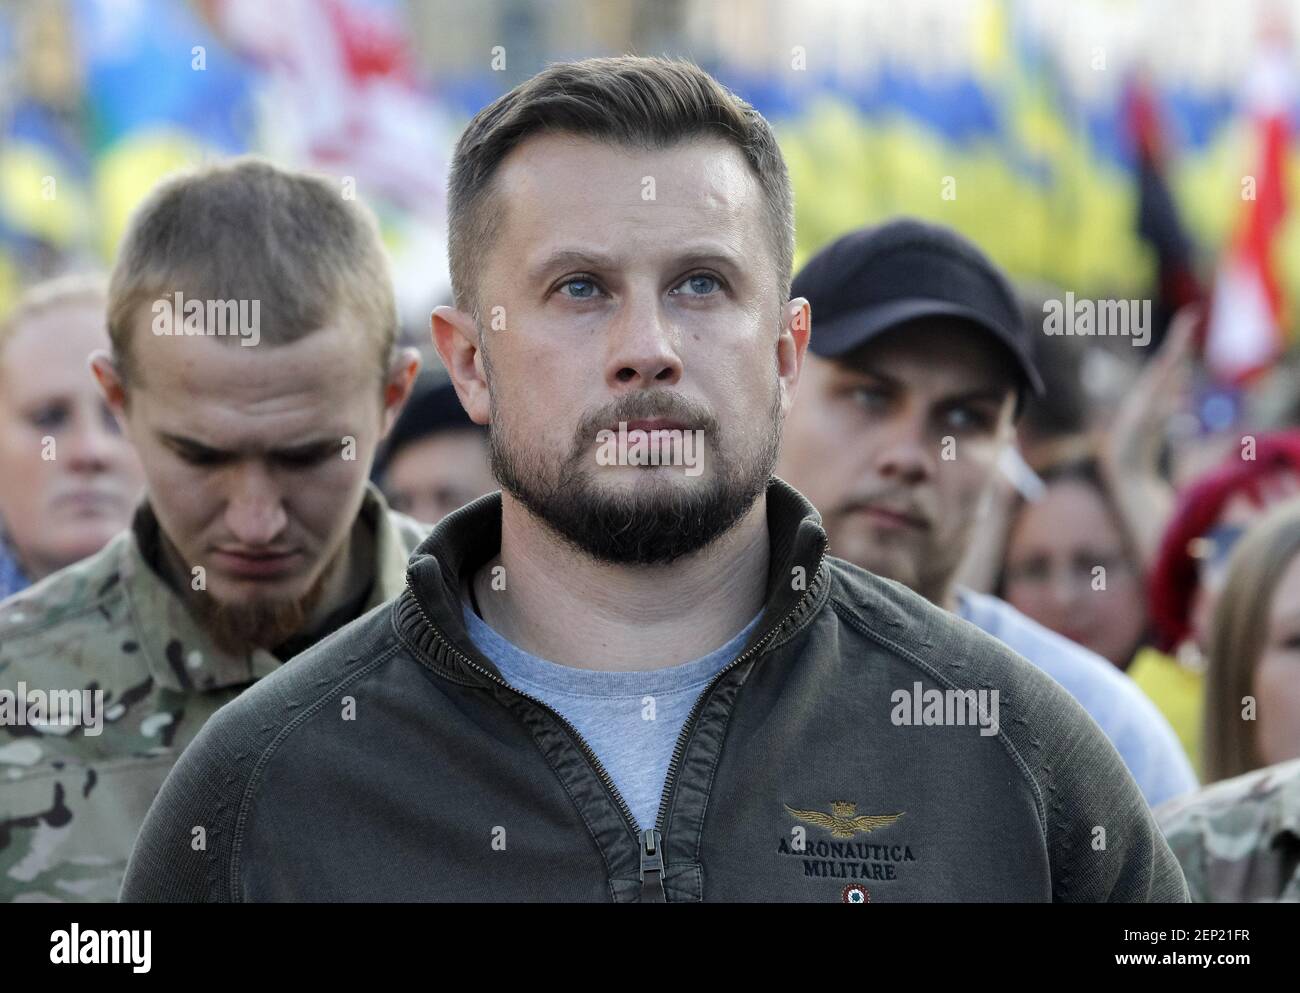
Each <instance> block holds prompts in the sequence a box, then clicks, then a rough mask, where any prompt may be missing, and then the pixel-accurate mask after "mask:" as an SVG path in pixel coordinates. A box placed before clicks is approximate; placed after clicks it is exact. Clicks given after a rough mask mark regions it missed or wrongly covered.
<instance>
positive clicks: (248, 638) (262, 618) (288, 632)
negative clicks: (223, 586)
mask: <svg viewBox="0 0 1300 993" xmlns="http://www.w3.org/2000/svg"><path fill="white" fill-rule="evenodd" d="M328 577H329V570H328V569H326V570H323V571H322V572H321V575H320V576H319V577H317V579H316V582H315V583H313V584H312V586H311V588H310V589H309V590H308V591H307V592H306V593H304V594H303V595H302V596H300V597H295V598H292V599H278V600H267V599H257V600H254V601H253V602H251V603H233V604H232V603H222V602H221V601H219V600H217V599H216V598H214V597H212V596H201V597H198V598H196V599H194V600H193V601H191V609H192V610H193V612H194V618H195V620H196V621H197V622H198V624H199V626H200V627H202V628H203V630H204V632H205V633H206V634H207V635H208V637H209V638H211V639H212V641H213V643H214V644H215V645H216V646H217V647H218V648H220V649H222V650H223V651H226V652H230V653H232V654H235V655H243V654H244V653H246V652H249V651H251V650H252V649H254V648H264V649H267V650H268V651H269V650H270V649H273V648H275V647H276V646H277V645H281V644H283V643H284V642H286V641H288V640H289V639H290V638H292V637H293V636H294V635H296V634H299V633H301V632H302V631H303V629H304V628H305V627H306V626H307V621H308V620H309V619H310V618H311V616H312V614H313V613H314V612H315V610H316V608H317V607H318V606H320V602H321V598H322V597H323V596H324V593H325V584H326V580H327V579H328Z"/></svg>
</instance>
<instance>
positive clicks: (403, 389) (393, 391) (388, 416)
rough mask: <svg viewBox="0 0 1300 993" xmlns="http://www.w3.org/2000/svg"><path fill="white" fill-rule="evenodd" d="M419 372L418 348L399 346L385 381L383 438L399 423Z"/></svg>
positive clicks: (389, 365)
mask: <svg viewBox="0 0 1300 993" xmlns="http://www.w3.org/2000/svg"><path fill="white" fill-rule="evenodd" d="M419 372H420V353H419V352H418V351H417V350H416V349H414V348H399V349H397V350H396V351H395V352H394V353H393V360H392V361H391V362H390V363H389V364H388V378H387V379H386V380H385V381H384V431H383V433H382V434H381V435H380V437H381V438H386V437H388V432H389V431H391V430H392V429H393V425H394V424H396V423H397V415H398V414H400V413H401V412H402V408H403V407H405V406H406V401H407V399H408V398H409V397H410V395H411V388H412V387H413V386H414V385H415V377H416V376H417V375H419Z"/></svg>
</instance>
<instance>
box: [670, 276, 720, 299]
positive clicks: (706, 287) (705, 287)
mask: <svg viewBox="0 0 1300 993" xmlns="http://www.w3.org/2000/svg"><path fill="white" fill-rule="evenodd" d="M683 286H689V287H690V288H691V292H690V293H689V294H688V295H689V296H708V295H709V294H710V293H713V292H715V291H716V290H718V289H720V288H721V287H722V281H721V280H720V279H718V277H717V276H710V275H709V274H708V273H707V272H698V273H696V274H695V275H694V276H687V277H686V278H685V279H683V280H682V281H681V283H679V284H678V286H677V287H675V288H674V289H673V290H672V292H673V293H676V292H677V291H678V290H679V289H681V287H683Z"/></svg>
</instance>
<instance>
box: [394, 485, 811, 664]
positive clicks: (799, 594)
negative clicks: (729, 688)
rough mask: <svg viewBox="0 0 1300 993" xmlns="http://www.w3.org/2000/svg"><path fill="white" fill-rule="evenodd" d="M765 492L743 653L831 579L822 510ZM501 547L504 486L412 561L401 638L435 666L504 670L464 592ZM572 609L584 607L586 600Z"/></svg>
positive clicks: (448, 521) (805, 606) (791, 620)
mask: <svg viewBox="0 0 1300 993" xmlns="http://www.w3.org/2000/svg"><path fill="white" fill-rule="evenodd" d="M766 498H767V527H768V538H769V542H770V550H769V564H768V575H767V599H766V602H765V604H764V607H763V613H762V617H761V618H760V620H759V623H758V624H757V625H755V627H754V630H753V632H752V633H751V635H750V638H749V641H748V642H747V643H746V644H745V646H744V648H742V649H741V651H742V653H743V652H744V651H746V650H748V649H749V647H750V645H752V644H753V643H755V642H756V641H758V640H760V639H761V638H763V637H765V636H767V634H768V633H769V632H770V631H771V630H772V628H773V627H775V626H777V625H780V626H781V627H782V628H783V629H787V630H788V629H792V628H794V627H797V626H798V625H799V624H800V623H801V622H802V621H803V620H805V619H806V618H807V616H808V614H809V613H811V612H812V611H813V610H814V609H815V608H816V606H817V605H818V603H819V601H820V599H821V598H820V597H819V596H810V595H807V592H808V591H814V592H815V584H816V585H820V584H824V583H825V582H826V581H827V580H826V576H827V571H828V570H827V568H826V566H825V564H824V563H823V557H824V554H825V551H826V532H825V531H824V530H823V529H822V525H821V515H819V514H818V513H817V511H816V509H815V508H814V507H813V505H812V504H811V503H809V502H808V501H807V499H805V498H804V496H803V495H802V494H801V493H799V491H798V490H796V489H795V488H794V487H793V486H791V485H790V484H789V483H786V482H785V481H784V480H781V479H778V478H777V477H775V476H773V477H772V478H771V479H770V480H769V481H768V485H767V493H766ZM500 550H501V494H500V492H499V491H498V492H495V493H489V494H488V495H487V496H483V497H480V498H479V499H478V500H475V501H474V502H473V503H470V504H466V505H465V506H464V507H462V508H460V509H459V510H457V511H455V512H453V513H451V514H449V515H448V516H447V517H445V518H443V520H442V522H441V523H440V524H439V525H438V526H437V527H436V528H434V530H433V532H432V533H431V534H430V535H429V537H428V538H426V539H425V540H424V542H423V543H422V544H421V545H420V547H419V548H417V549H416V550H415V552H414V554H413V555H412V556H411V560H410V564H409V565H408V567H407V579H408V586H409V588H408V589H407V590H406V591H405V592H404V593H403V594H402V596H401V597H400V598H399V600H398V603H397V604H396V608H395V619H396V623H397V626H398V630H399V632H400V633H401V635H402V636H403V640H404V641H406V642H407V644H408V645H409V646H410V647H412V648H413V649H415V650H416V651H417V652H419V653H420V654H422V655H425V656H427V657H428V658H430V659H432V660H433V661H434V662H435V663H436V664H438V665H440V666H442V667H443V668H448V669H452V670H455V671H457V672H459V673H460V674H461V675H468V673H466V672H465V670H464V666H463V665H462V664H461V662H460V660H458V659H457V658H456V653H459V654H460V655H461V656H465V657H468V658H469V659H471V660H472V661H473V662H475V663H476V664H477V665H478V666H479V667H481V668H484V669H487V670H488V671H489V672H492V673H495V674H496V675H498V676H499V675H500V673H499V672H498V671H497V669H496V666H495V665H494V664H493V663H492V662H490V661H489V660H488V659H487V658H486V657H484V656H483V654H482V653H481V652H479V651H478V650H477V648H476V647H475V646H474V643H473V642H472V641H471V640H470V637H469V634H468V633H467V632H466V630H465V623H464V620H463V617H462V613H461V609H462V608H461V592H460V591H461V589H462V580H464V579H466V578H467V577H468V576H470V575H472V574H473V573H474V572H475V571H476V570H477V569H478V568H479V567H480V566H481V565H483V564H484V563H485V562H487V561H488V560H490V559H492V558H493V557H494V556H496V554H497V553H498V552H499V551H500ZM557 578H558V577H557ZM796 607H798V609H797V610H796ZM574 608H575V609H581V605H577V604H575V605H574ZM439 634H441V635H442V637H439ZM444 638H445V639H446V640H445V641H444V640H443V639H444Z"/></svg>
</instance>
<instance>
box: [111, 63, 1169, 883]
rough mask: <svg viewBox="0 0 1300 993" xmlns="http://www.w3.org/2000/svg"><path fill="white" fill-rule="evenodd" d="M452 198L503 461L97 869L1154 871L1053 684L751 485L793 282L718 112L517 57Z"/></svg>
mask: <svg viewBox="0 0 1300 993" xmlns="http://www.w3.org/2000/svg"><path fill="white" fill-rule="evenodd" d="M449 207H450V238H449V241H450V259H451V267H452V278H453V288H454V291H455V299H456V306H455V307H454V308H452V307H446V308H439V309H438V310H437V311H435V314H434V320H433V333H434V340H435V343H436V345H437V347H438V351H439V353H440V355H441V356H442V358H443V360H444V362H445V363H446V365H447V368H448V369H449V371H450V373H451V377H452V380H453V381H454V382H455V384H456V388H457V391H458V393H459V395H460V398H461V401H462V403H464V405H465V408H466V410H467V411H468V413H469V414H470V416H471V417H472V418H473V419H474V420H475V421H476V422H478V423H482V424H488V425H490V430H491V436H490V443H491V449H492V459H493V468H494V471H495V474H496V477H497V479H498V481H499V482H500V483H501V485H502V489H503V492H501V493H493V494H490V495H488V496H485V497H482V498H480V499H479V500H477V501H475V502H474V503H472V504H470V505H469V506H467V507H463V508H461V509H460V510H458V511H456V512H455V513H453V514H451V515H450V516H449V517H447V518H446V519H444V520H443V521H442V522H441V524H439V526H438V527H437V528H436V529H435V530H434V532H433V534H432V535H431V536H430V537H429V539H428V540H427V541H426V542H425V543H424V544H422V545H421V547H420V549H419V550H418V551H417V553H416V554H415V555H414V556H413V558H412V560H411V566H410V571H409V577H408V578H409V584H408V588H407V590H406V591H405V592H403V593H402V595H401V596H399V597H397V598H396V599H395V600H394V601H393V602H391V603H390V604H388V605H387V607H385V608H384V609H383V610H381V611H379V612H377V613H375V614H372V615H371V616H370V617H368V618H365V619H363V620H361V621H359V622H357V623H355V624H353V625H351V626H349V627H347V628H345V629H344V630H343V631H341V632H339V633H338V634H337V635H336V636H335V637H333V638H331V639H330V640H329V641H327V642H325V643H323V644H321V645H318V646H317V647H316V648H315V649H313V650H312V651H310V652H308V653H306V654H305V655H304V656H303V657H302V658H301V659H298V660H296V661H295V663H294V664H293V665H292V666H287V667H285V669H283V670H282V671H281V672H279V673H276V674H275V675H274V676H272V677H271V678H270V679H268V680H266V681H264V682H263V683H262V684H261V685H259V686H255V687H253V689H252V690H251V691H250V692H249V693H248V694H245V695H244V696H243V697H241V698H240V699H239V700H238V701H236V702H235V703H234V704H233V705H231V706H230V707H227V708H226V709H225V710H223V711H222V713H221V714H220V715H218V716H217V718H216V719H215V720H214V721H212V722H210V723H209V725H208V726H207V727H206V728H205V729H204V732H203V734H202V736H201V738H200V740H198V741H196V742H195V744H194V746H193V747H192V748H191V749H190V750H189V751H188V752H187V753H186V755H185V756H184V757H183V758H182V760H181V763H180V764H179V765H178V766H177V768H176V769H175V770H174V771H173V774H172V775H171V776H170V777H169V779H168V781H167V783H166V784H165V786H164V787H163V790H162V792H161V793H160V794H159V797H158V800H157V801H156V802H155V804H154V806H153V808H152V810H151V811H150V814H149V817H148V819H147V821H146V825H145V827H144V830H143V831H142V834H141V839H140V842H139V844H138V845H137V847H136V850H135V852H134V853H133V855H132V860H131V866H130V868H129V870H128V875H127V881H126V885H125V887H124V889H123V895H124V897H125V898H126V899H129V900H173V901H193V900H214V901H236V902H238V901H262V900H335V899H346V900H453V901H454V900H460V901H467V900H472V901H480V900H481V901H510V902H516V901H521V900H524V901H527V900H548V901H605V902H638V901H643V902H662V901H669V902H689V901H701V900H710V901H734V900H807V901H833V902H840V901H844V902H851V903H861V902H866V901H867V900H877V901H878V900H884V901H890V900H893V901H907V900H1044V901H1045V900H1053V899H1056V900H1117V901H1118V900H1183V899H1185V894H1186V887H1185V884H1184V883H1183V880H1182V877H1181V875H1180V872H1179V869H1178V867H1177V864H1176V863H1175V862H1174V860H1173V858H1172V856H1171V855H1170V853H1169V851H1168V848H1167V847H1166V845H1165V843H1164V841H1163V840H1162V839H1161V837H1160V834H1159V831H1158V830H1157V829H1156V827H1155V825H1154V823H1153V822H1152V820H1151V818H1150V816H1149V814H1148V813H1147V810H1146V806H1145V804H1144V803H1143V801H1142V796H1141V794H1140V793H1139V792H1138V789H1137V787H1136V786H1135V785H1134V783H1133V781H1132V779H1131V778H1130V777H1129V775H1128V773H1127V772H1126V771H1125V770H1124V767H1123V764H1122V762H1121V761H1120V759H1119V756H1118V755H1116V754H1115V751H1114V749H1113V748H1111V746H1110V744H1109V743H1108V742H1107V741H1106V740H1105V738H1104V737H1103V736H1102V735H1101V733H1100V732H1099V731H1098V730H1097V728H1096V727H1095V725H1093V724H1092V723H1091V721H1089V720H1088V718H1087V716H1086V714H1084V713H1083V711H1082V710H1081V709H1080V708H1079V707H1078V706H1077V704H1075V703H1074V701H1073V700H1071V699H1070V698H1069V696H1068V695H1067V694H1066V693H1065V692H1064V691H1063V690H1061V689H1060V687H1058V686H1057V685H1056V684H1055V683H1053V682H1052V681H1051V680H1049V679H1048V678H1047V677H1046V676H1044V675H1043V674H1042V673H1040V672H1039V671H1038V670H1037V669H1035V668H1033V667H1032V666H1030V665H1029V664H1028V663H1026V662H1024V661H1023V660H1022V659H1020V658H1019V657H1017V656H1015V655H1013V654H1012V653H1011V652H1009V651H1008V650H1006V649H1005V648H1003V647H1002V646H1001V645H1000V644H998V643H997V642H996V641H994V640H993V639H991V638H988V637H987V636H985V635H983V634H982V633H980V632H978V631H975V630H974V629H972V628H970V627H969V626H968V625H964V624H961V623H960V622H959V621H957V620H956V619H954V618H951V617H950V616H949V615H948V614H946V613H945V612H943V611H941V610H939V609H937V608H935V607H934V606H932V605H931V604H929V603H927V602H926V601H925V600H924V599H923V598H921V597H918V596H916V595H914V594H912V593H910V592H909V591H907V590H906V589H904V588H902V587H899V586H897V585H894V584H892V583H888V582H886V581H883V580H880V579H877V578H876V577H874V576H872V575H870V574H868V573H866V572H864V571H862V570H860V569H858V568H856V567H854V566H851V565H849V564H847V563H844V562H841V561H839V560H837V559H834V558H831V557H829V556H828V555H826V553H825V551H826V535H825V532H824V531H823V530H822V527H821V525H820V522H819V520H818V517H817V514H816V511H814V510H813V508H812V506H811V505H810V504H809V503H808V502H807V501H806V500H805V499H804V498H803V497H802V496H800V495H799V494H798V493H797V492H796V491H795V490H794V489H792V488H791V487H790V486H788V485H786V484H785V483H783V482H781V481H780V480H777V479H775V478H773V477H772V474H771V473H772V468H773V466H774V465H775V462H776V458H777V451H778V447H779V440H780V431H781V424H782V421H783V419H784V417H785V415H786V413H787V412H788V411H789V409H790V407H791V404H792V403H794V395H795V388H796V385H797V384H798V380H799V373H800V368H801V366H802V364H803V359H804V353H805V349H806V348H807V344H808V335H809V312H808V305H807V301H805V300H802V299H794V300H791V299H790V295H789V289H790V286H789V281H790V273H791V259H792V255H793V220H792V215H793V211H792V204H791V193H790V187H789V181H788V179H787V175H786V170H785V165H784V162H783V160H782V158H781V154H780V151H779V149H778V148H777V145H776V142H775V140H774V138H773V136H772V132H771V129H770V128H769V127H768V125H767V122H766V121H764V120H763V118H762V117H761V116H759V115H758V114H757V113H756V112H755V111H754V110H753V108H752V107H750V106H749V105H748V104H746V103H744V102H743V101H741V100H740V99H738V98H737V97H736V96H735V95H734V94H732V93H730V92H729V91H727V90H726V89H724V88H723V87H722V86H720V85H719V84H718V83H717V82H716V81H715V80H713V79H712V78H711V77H709V76H708V75H707V74H705V73H704V72H702V71H701V70H699V69H698V68H696V67H694V66H692V65H689V64H687V63H683V62H672V61H665V60H659V59H644V58H632V57H627V58H618V59H595V60H588V61H584V62H578V63H569V64H559V65H553V66H551V67H549V68H547V69H546V70H545V71H544V72H542V73H540V74H539V75H537V76H536V77H534V78H533V79H531V80H529V81H527V82H526V83H524V84H522V85H521V86H519V87H517V88H515V89H514V90H512V91H510V92H509V93H507V94H506V95H505V96H503V97H502V98H501V99H499V100H498V101H496V102H495V103H493V104H492V105H491V106H489V107H488V108H486V109H485V110H483V111H482V112H481V113H479V114H478V115H477V116H476V117H475V118H474V120H473V121H471V123H470V125H469V127H468V128H467V130H466V132H465V133H464V135H463V136H462V137H461V139H460V142H459V143H458V145H457V149H456V153H455V157H454V160H453V166H452V176H451V188H450V200H449ZM701 453H702V458H699V457H698V456H700V455H701ZM994 688H996V689H998V690H999V691H1000V692H1001V693H1003V694H1005V698H1004V699H1002V700H1001V702H1000V703H999V699H998V697H997V696H996V695H990V692H989V691H990V690H991V689H994ZM914 693H915V694H918V696H917V697H916V698H915V701H914V702H915V704H916V705H917V706H916V708H913V707H911V706H910V705H908V706H904V703H903V701H902V700H901V699H900V695H901V696H902V697H904V698H906V697H909V696H910V695H912V694H914ZM935 694H938V697H939V703H938V706H937V708H936V706H935ZM922 697H924V698H925V699H924V700H923V699H922ZM348 700H352V701H354V702H355V713H354V715H353V716H354V718H355V719H353V720H348V719H346V718H347V715H348V709H347V707H348V705H347V701H348ZM945 700H946V701H947V703H946V704H945V702H944V701H945ZM959 700H960V702H961V703H962V706H961V707H957V706H956V704H957V703H958V702H959ZM945 707H947V710H946V711H945ZM958 710H960V711H961V713H960V714H958ZM945 714H946V716H947V717H948V718H951V719H948V720H945V719H944V718H945ZM999 715H1000V718H999ZM936 716H937V717H938V718H939V719H938V720H934V719H933V718H935V717H936ZM913 717H916V718H917V720H913ZM196 824H203V825H206V826H207V839H208V844H207V849H206V850H205V851H204V852H201V853H197V852H193V851H192V850H191V849H190V846H189V842H188V838H189V837H190V834H191V832H192V831H193V828H194V825H196ZM1098 824H1105V825H1107V826H1108V834H1109V837H1110V839H1111V841H1110V845H1109V848H1108V850H1107V851H1105V852H1104V853H1100V852H1097V851H1094V850H1092V849H1091V848H1090V846H1089V845H1087V844H1086V838H1087V836H1088V832H1089V831H1091V830H1092V827H1093V826H1094V825H1098ZM1080 839H1085V840H1084V841H1082V842H1081V840H1080Z"/></svg>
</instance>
